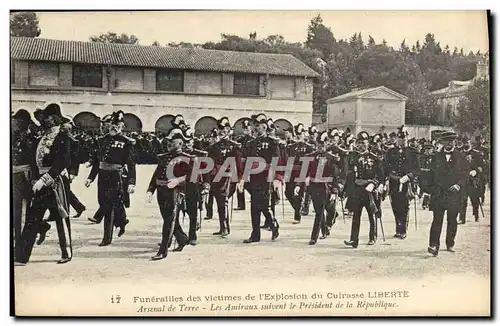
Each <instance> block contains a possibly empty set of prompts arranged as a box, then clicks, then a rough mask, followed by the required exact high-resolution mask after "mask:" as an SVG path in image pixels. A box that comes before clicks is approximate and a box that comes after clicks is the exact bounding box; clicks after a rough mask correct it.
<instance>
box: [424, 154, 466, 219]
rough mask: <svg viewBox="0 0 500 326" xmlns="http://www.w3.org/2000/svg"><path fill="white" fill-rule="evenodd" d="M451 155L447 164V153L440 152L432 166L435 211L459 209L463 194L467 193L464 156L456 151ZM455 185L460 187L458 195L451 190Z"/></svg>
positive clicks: (432, 198)
mask: <svg viewBox="0 0 500 326" xmlns="http://www.w3.org/2000/svg"><path fill="white" fill-rule="evenodd" d="M450 155H451V156H450V160H449V161H448V162H447V160H446V153H445V152H444V151H441V152H438V153H436V155H435V156H434V161H433V162H432V164H431V169H430V170H431V181H430V182H431V205H432V207H433V208H434V209H458V208H459V207H460V196H461V192H463V191H465V186H466V183H467V177H468V171H467V165H466V163H465V158H464V155H463V154H462V153H460V152H458V151H456V150H455V151H453V152H452V153H451V154H450ZM453 185H459V186H460V191H459V192H458V193H453V192H452V191H450V190H449V188H450V187H451V186H453Z"/></svg>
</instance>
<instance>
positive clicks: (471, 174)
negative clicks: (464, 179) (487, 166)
mask: <svg viewBox="0 0 500 326" xmlns="http://www.w3.org/2000/svg"><path fill="white" fill-rule="evenodd" d="M469 175H470V176H471V177H475V176H476V175H477V172H476V170H472V171H470V173H469Z"/></svg>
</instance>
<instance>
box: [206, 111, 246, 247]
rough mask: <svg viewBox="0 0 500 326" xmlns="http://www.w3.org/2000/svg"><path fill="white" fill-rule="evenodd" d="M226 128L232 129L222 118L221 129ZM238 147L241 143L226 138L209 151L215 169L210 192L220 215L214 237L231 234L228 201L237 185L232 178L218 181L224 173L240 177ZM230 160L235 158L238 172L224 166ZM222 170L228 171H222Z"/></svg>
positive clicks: (222, 178)
mask: <svg viewBox="0 0 500 326" xmlns="http://www.w3.org/2000/svg"><path fill="white" fill-rule="evenodd" d="M226 127H229V128H230V125H229V120H228V119H227V118H225V117H224V118H221V119H220V120H219V129H220V130H222V129H224V128H226ZM238 147H239V143H236V142H234V141H232V140H230V139H229V138H228V137H227V136H226V137H225V138H222V139H220V140H219V141H217V142H216V143H215V144H213V145H212V146H210V147H209V148H208V149H207V152H208V157H210V158H212V160H213V161H214V168H213V169H212V171H211V183H210V191H211V192H212V194H213V196H214V199H215V201H216V203H217V210H218V214H219V231H217V232H214V235H221V236H222V237H226V236H227V235H228V234H229V232H230V225H229V210H228V202H229V200H228V199H229V198H231V197H232V196H233V194H234V192H235V190H236V184H235V183H234V182H232V180H231V177H220V178H218V179H217V175H218V174H220V175H222V174H221V173H223V172H226V173H230V175H233V174H238V175H239V172H238V166H239V162H240V154H239V150H238ZM228 158H233V159H234V160H235V163H236V169H237V171H232V170H231V169H230V168H231V166H225V165H224V163H225V162H226V159H228ZM222 168H224V169H226V170H225V171H221V169H222Z"/></svg>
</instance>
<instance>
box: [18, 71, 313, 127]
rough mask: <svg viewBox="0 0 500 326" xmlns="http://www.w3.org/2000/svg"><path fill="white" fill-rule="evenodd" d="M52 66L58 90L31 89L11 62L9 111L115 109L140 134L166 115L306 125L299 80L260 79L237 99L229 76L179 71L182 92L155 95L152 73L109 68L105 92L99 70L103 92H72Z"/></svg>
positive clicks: (307, 100) (304, 87) (307, 104)
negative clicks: (135, 120)
mask: <svg viewBox="0 0 500 326" xmlns="http://www.w3.org/2000/svg"><path fill="white" fill-rule="evenodd" d="M58 66H59V75H58V76H52V75H53V74H52V75H49V76H51V77H50V78H49V79H50V80H55V81H56V82H47V85H53V84H58V86H33V85H29V84H28V81H29V78H28V77H29V63H28V62H25V61H15V62H14V67H15V83H14V84H13V85H12V105H13V106H14V107H16V106H21V105H26V106H27V107H29V108H35V106H37V105H40V106H41V105H43V103H45V102H47V101H58V102H61V103H63V105H64V108H65V112H66V111H67V112H66V113H67V114H70V115H73V116H75V115H76V114H78V113H80V112H82V111H87V112H92V113H94V114H96V115H97V116H100V117H102V116H103V115H104V114H107V113H111V112H112V111H114V110H118V109H121V110H123V111H124V112H126V113H134V114H136V115H137V116H138V117H139V118H140V119H141V121H142V123H143V130H145V131H152V130H154V125H155V123H156V121H157V120H158V118H160V117H161V116H163V115H166V114H174V115H175V114H183V115H184V116H185V118H186V119H187V120H188V122H189V123H191V124H192V125H193V126H194V124H195V122H196V121H197V119H198V118H200V117H202V116H206V115H210V116H214V117H216V118H218V117H221V116H223V115H226V116H228V117H229V118H230V120H231V122H234V121H236V120H237V119H239V118H242V117H248V116H250V115H252V114H258V113H261V112H264V113H266V114H268V115H269V117H271V118H273V119H279V118H283V117H286V118H287V119H288V120H289V121H290V122H291V123H293V124H296V123H299V122H302V123H304V124H305V125H309V124H310V123H311V119H312V85H313V80H312V79H308V80H307V79H306V78H303V77H282V76H262V78H261V81H262V85H261V86H262V91H261V95H259V96H238V95H233V94H232V93H233V74H232V73H217V72H192V71H185V72H184V92H183V93H166V92H157V91H156V70H154V69H138V68H119V69H117V68H111V69H110V75H109V79H110V81H111V83H110V87H109V88H108V76H107V75H106V69H103V87H102V88H100V89H85V88H80V87H72V85H71V84H72V68H71V65H69V64H63V63H61V64H59V65H58ZM41 75H43V74H41ZM42 77H43V76H42ZM264 81H266V82H264ZM116 86H118V87H116ZM108 90H109V91H110V93H108ZM233 120H234V121H233Z"/></svg>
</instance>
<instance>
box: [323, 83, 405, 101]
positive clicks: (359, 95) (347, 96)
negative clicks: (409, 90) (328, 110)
mask: <svg viewBox="0 0 500 326" xmlns="http://www.w3.org/2000/svg"><path fill="white" fill-rule="evenodd" d="M379 90H383V91H385V92H387V93H389V94H392V95H394V96H395V97H398V98H400V99H402V100H406V99H408V98H407V97H406V96H404V95H402V94H399V93H398V92H395V91H393V90H391V89H389V88H387V87H385V86H378V87H372V88H365V89H361V90H358V91H353V92H350V93H346V94H342V95H339V96H337V97H334V98H331V99H328V100H327V101H326V102H327V103H334V102H339V101H346V100H350V99H357V98H362V97H364V96H366V95H368V94H370V93H372V92H376V91H379Z"/></svg>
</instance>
